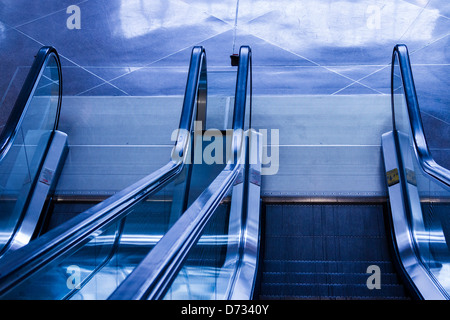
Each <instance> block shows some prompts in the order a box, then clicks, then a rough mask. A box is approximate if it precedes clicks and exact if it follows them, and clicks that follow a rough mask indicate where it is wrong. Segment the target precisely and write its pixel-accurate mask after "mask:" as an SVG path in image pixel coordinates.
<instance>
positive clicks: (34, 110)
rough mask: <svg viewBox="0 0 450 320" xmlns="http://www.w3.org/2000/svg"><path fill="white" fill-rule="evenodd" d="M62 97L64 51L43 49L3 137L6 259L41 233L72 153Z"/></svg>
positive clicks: (0, 190) (1, 214)
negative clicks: (61, 123)
mask: <svg viewBox="0 0 450 320" xmlns="http://www.w3.org/2000/svg"><path fill="white" fill-rule="evenodd" d="M61 96H62V75H61V64H60V60H59V57H58V53H57V52H56V50H55V49H54V48H52V47H43V48H41V49H40V50H39V52H38V53H37V55H36V57H35V60H34V62H33V65H32V67H31V70H30V72H29V74H28V76H27V78H26V80H25V83H24V85H23V87H22V89H21V91H20V94H19V96H18V98H17V100H16V103H15V105H14V107H13V109H12V111H11V113H10V115H9V118H8V120H7V122H6V124H5V126H4V128H3V130H2V132H1V134H0V234H1V237H0V256H3V255H5V254H6V253H7V252H8V251H10V250H15V249H17V248H20V247H21V246H23V245H26V244H27V243H28V242H29V241H31V240H32V239H34V238H36V237H38V236H39V234H40V233H41V230H42V225H43V222H44V220H45V218H46V217H45V214H41V212H45V211H46V210H45V207H46V205H47V204H48V201H47V200H48V199H49V198H50V197H51V196H52V194H53V191H54V188H55V186H56V183H57V181H58V176H59V173H60V171H61V168H62V166H63V164H64V161H65V157H66V155H67V152H68V144H67V135H66V134H65V133H63V132H61V131H58V122H59V115H60V110H61Z"/></svg>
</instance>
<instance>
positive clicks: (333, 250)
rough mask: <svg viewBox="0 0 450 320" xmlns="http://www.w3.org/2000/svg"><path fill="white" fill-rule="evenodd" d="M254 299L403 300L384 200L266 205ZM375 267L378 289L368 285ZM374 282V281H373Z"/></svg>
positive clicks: (404, 297)
mask: <svg viewBox="0 0 450 320" xmlns="http://www.w3.org/2000/svg"><path fill="white" fill-rule="evenodd" d="M265 209H266V210H265V237H264V244H263V248H264V249H263V259H264V260H263V264H262V265H263V267H262V271H261V282H260V288H259V290H260V291H259V299H408V295H407V294H406V292H405V289H404V287H403V285H402V284H401V282H400V281H399V278H398V275H397V273H396V270H395V268H394V266H393V264H392V262H391V258H390V253H389V249H388V245H387V239H386V233H385V228H384V220H383V210H385V207H384V206H383V204H374V205H372V204H370V205H369V204H354V205H353V204H352V205H350V204H275V205H274V204H269V205H266V207H265ZM370 266H376V267H377V268H379V274H378V277H377V282H378V284H379V285H380V287H379V288H372V287H371V284H373V281H372V280H373V277H372V275H373V273H372V272H373V271H372V270H371V269H370V268H369V267H370ZM378 280H379V281H378Z"/></svg>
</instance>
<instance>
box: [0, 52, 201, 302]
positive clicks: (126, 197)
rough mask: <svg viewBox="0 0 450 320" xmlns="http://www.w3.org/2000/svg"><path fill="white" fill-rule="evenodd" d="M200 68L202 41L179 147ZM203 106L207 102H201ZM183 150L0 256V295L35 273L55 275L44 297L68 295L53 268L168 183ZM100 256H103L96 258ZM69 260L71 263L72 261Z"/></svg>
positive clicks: (86, 248)
mask: <svg viewBox="0 0 450 320" xmlns="http://www.w3.org/2000/svg"><path fill="white" fill-rule="evenodd" d="M202 70H203V71H202ZM202 72H206V59H205V51H204V49H203V48H202V47H194V48H193V50H192V56H191V62H190V67H189V72H188V79H187V84H186V93H185V98H184V102H183V108H182V113H181V117H180V124H179V130H178V131H179V132H181V134H180V136H179V137H178V139H177V141H176V142H175V146H174V150H176V151H179V152H181V153H183V151H184V150H186V149H187V148H186V146H187V145H188V143H189V134H188V135H186V134H185V135H183V134H182V133H184V132H188V133H190V132H191V131H192V129H193V126H194V120H195V115H196V114H197V110H196V108H197V99H198V97H201V96H202V93H201V92H200V91H202V90H203V88H206V78H205V77H202V76H201V74H202ZM201 81H204V82H205V83H203V84H202V86H200V84H199V82H201ZM202 101H203V100H202ZM202 101H200V104H202V103H203V102H202ZM203 106H205V104H204V103H203ZM184 156H185V155H184V154H183V157H181V158H178V160H177V161H174V160H173V159H170V160H169V162H168V163H167V164H166V165H165V166H163V167H161V168H160V169H158V170H156V171H155V172H153V173H152V174H150V175H148V176H146V177H144V178H143V179H141V180H139V181H138V182H136V183H134V184H133V185H131V186H129V187H127V188H125V189H124V190H122V191H120V192H118V193H116V194H115V195H113V196H111V197H110V198H108V199H106V200H105V201H103V202H102V203H100V204H97V205H95V206H94V207H92V208H90V209H89V210H87V211H85V212H83V213H81V214H79V215H78V216H76V217H75V218H73V219H71V220H69V221H67V222H66V223H64V224H62V225H60V226H59V227H56V228H54V229H52V230H50V231H49V232H47V233H46V234H44V235H42V236H41V237H39V238H38V239H36V240H34V241H32V242H31V243H30V244H28V245H27V246H24V247H23V248H20V249H18V250H16V251H14V252H11V253H10V254H9V255H8V257H7V259H6V257H5V259H1V261H0V275H1V276H0V296H1V297H8V296H14V295H15V294H18V292H20V291H21V290H23V288H24V287H25V288H26V287H27V286H30V287H31V288H33V287H34V286H35V285H36V284H35V283H34V282H33V279H36V277H37V278H39V277H44V278H47V279H48V278H50V279H52V278H55V282H54V283H53V282H48V281H46V283H49V285H51V286H53V287H54V289H52V290H50V291H48V292H46V293H47V294H49V295H50V296H49V297H46V298H47V299H54V298H55V297H56V298H57V299H59V298H61V297H64V296H66V297H69V296H71V295H72V293H67V290H68V289H67V287H66V286H65V283H66V279H65V278H64V279H59V278H58V277H59V276H58V275H59V274H60V272H58V271H55V270H60V269H61V268H62V267H63V264H60V263H62V261H65V259H67V260H70V259H76V258H77V257H78V259H82V258H83V254H86V253H89V252H90V250H91V249H90V245H89V243H91V244H95V241H96V239H97V237H99V236H103V235H104V234H105V232H106V233H108V232H109V233H114V234H116V231H117V229H118V228H119V226H120V225H122V223H121V221H123V219H124V218H125V217H128V215H129V214H130V213H131V212H132V211H133V208H134V207H135V206H137V205H138V204H140V203H141V202H143V201H145V200H146V199H148V197H149V196H150V195H152V194H154V193H156V192H157V191H159V190H161V189H162V188H163V187H165V186H167V185H168V184H169V183H170V182H171V181H172V180H173V179H174V178H175V177H177V175H178V174H179V173H180V172H182V171H183V168H184V165H185V163H184V161H183V160H184V159H185V157H184ZM115 238H117V237H115ZM94 247H96V246H94ZM98 249H99V250H100V251H101V252H103V251H106V255H107V256H108V255H110V254H111V252H115V251H114V250H115V249H114V248H105V249H103V248H102V247H99V248H98ZM100 261H106V260H103V259H100ZM73 264H74V263H70V265H73ZM75 264H76V263H75ZM100 269H101V266H98V265H95V267H93V268H90V269H89V270H90V272H91V274H89V275H86V277H88V278H92V277H94V276H97V274H98V275H99V276H101V275H102V274H101V272H100V271H101V270H100ZM63 273H64V272H63ZM60 280H63V281H62V283H60ZM82 283H84V282H82ZM25 290H26V289H25ZM112 290H113V289H112ZM26 292H27V294H28V295H29V296H30V297H32V298H33V297H34V298H37V297H39V298H44V296H43V295H42V294H43V293H42V292H39V291H38V290H32V289H31V290H26ZM67 294H68V295H67ZM34 295H35V296H34ZM61 295H62V296H61Z"/></svg>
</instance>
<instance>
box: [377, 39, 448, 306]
mask: <svg viewBox="0 0 450 320" xmlns="http://www.w3.org/2000/svg"><path fill="white" fill-rule="evenodd" d="M391 70H392V71H391V72H392V73H391V83H392V84H391V86H392V88H391V101H392V119H393V131H392V132H388V133H386V134H384V135H383V137H382V146H383V157H384V163H385V169H386V174H387V181H388V183H387V184H388V190H389V201H390V207H391V217H390V221H391V228H392V232H393V240H394V248H395V249H396V255H397V259H398V264H399V266H400V269H402V270H403V272H404V273H403V274H404V277H405V279H406V281H407V283H409V284H410V286H411V287H412V288H413V291H415V292H416V294H417V296H418V297H420V298H422V299H432V300H434V299H450V286H449V284H448V280H447V279H448V276H449V272H448V268H449V267H448V261H449V260H450V250H449V247H448V245H447V243H448V239H449V236H450V235H449V234H448V231H447V227H446V225H447V223H448V213H449V212H448V207H446V206H445V203H446V199H448V198H449V195H450V171H449V170H447V169H446V168H443V167H442V166H440V165H438V164H437V163H436V162H435V161H434V159H433V157H432V156H431V153H430V151H429V149H428V144H427V141H426V139H425V135H424V131H423V126H422V120H421V116H420V110H419V105H418V101H417V93H416V91H415V86H414V80H413V75H412V70H411V65H410V62H409V55H408V50H407V47H406V46H405V45H397V46H395V48H394V51H393V55H392V69H391ZM393 171H395V179H393V178H392V175H391V174H390V173H391V172H393ZM422 198H424V199H425V201H422ZM435 198H438V199H439V198H441V199H443V200H444V201H443V202H441V200H438V201H434V200H433V199H435ZM428 208H429V209H428Z"/></svg>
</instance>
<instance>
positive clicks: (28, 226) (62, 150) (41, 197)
mask: <svg viewBox="0 0 450 320" xmlns="http://www.w3.org/2000/svg"><path fill="white" fill-rule="evenodd" d="M67 152H68V145H67V135H66V134H65V133H63V132H60V131H55V133H54V135H53V138H52V142H51V144H50V148H49V150H48V152H47V155H46V158H45V161H44V164H43V170H42V171H41V174H40V179H39V181H38V183H37V184H36V186H35V187H34V188H33V191H32V195H31V199H30V202H29V204H28V206H27V208H26V211H25V213H24V215H23V218H22V222H21V224H20V226H18V230H17V231H16V233H15V235H14V237H13V239H12V240H11V243H10V245H9V250H17V249H18V248H20V247H22V246H24V245H26V244H28V243H29V242H30V240H31V239H32V238H33V236H34V234H35V232H37V231H39V230H37V227H38V223H39V221H40V220H42V219H44V217H41V212H42V211H43V210H44V206H45V202H46V201H47V200H48V198H49V197H50V196H51V194H52V193H53V191H54V189H55V186H56V183H57V181H58V176H59V173H60V172H61V169H62V166H63V165H64V161H65V159H66V156H67ZM47 171H50V172H52V177H51V179H49V177H48V173H47ZM43 176H45V177H46V179H45V180H44V181H42V180H43Z"/></svg>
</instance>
